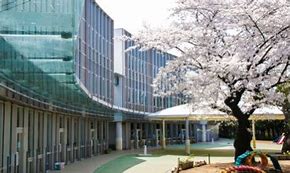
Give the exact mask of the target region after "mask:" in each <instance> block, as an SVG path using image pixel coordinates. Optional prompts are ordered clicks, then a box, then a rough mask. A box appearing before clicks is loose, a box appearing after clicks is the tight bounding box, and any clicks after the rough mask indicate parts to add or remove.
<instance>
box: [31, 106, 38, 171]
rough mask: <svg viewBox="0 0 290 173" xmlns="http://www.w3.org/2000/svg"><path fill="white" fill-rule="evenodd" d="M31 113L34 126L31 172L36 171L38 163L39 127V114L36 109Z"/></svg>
mask: <svg viewBox="0 0 290 173" xmlns="http://www.w3.org/2000/svg"><path fill="white" fill-rule="evenodd" d="M33 114H34V127H33V131H34V132H33V136H34V138H33V139H34V140H33V146H34V148H33V150H32V151H33V156H34V158H33V164H32V165H33V168H32V170H33V172H38V171H37V170H38V168H37V166H38V165H37V163H38V133H39V129H38V121H39V115H38V111H36V110H33Z"/></svg>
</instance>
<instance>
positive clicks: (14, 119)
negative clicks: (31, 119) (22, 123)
mask: <svg viewBox="0 0 290 173" xmlns="http://www.w3.org/2000/svg"><path fill="white" fill-rule="evenodd" d="M11 119H12V121H11V143H10V150H11V153H10V157H11V172H14V170H16V164H15V163H17V162H18V160H17V161H16V159H17V158H16V145H17V131H16V129H17V106H16V105H15V104H12V117H11Z"/></svg>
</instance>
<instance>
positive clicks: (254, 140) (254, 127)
mask: <svg viewBox="0 0 290 173" xmlns="http://www.w3.org/2000/svg"><path fill="white" fill-rule="evenodd" d="M252 133H253V137H252V141H253V148H254V149H256V125H255V120H254V119H253V120H252Z"/></svg>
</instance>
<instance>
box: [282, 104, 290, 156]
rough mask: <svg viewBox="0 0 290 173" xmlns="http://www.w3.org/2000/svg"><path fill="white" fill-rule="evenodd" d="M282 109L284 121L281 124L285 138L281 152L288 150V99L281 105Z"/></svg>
mask: <svg viewBox="0 0 290 173" xmlns="http://www.w3.org/2000/svg"><path fill="white" fill-rule="evenodd" d="M282 111H283V113H284V115H285V121H284V125H283V132H284V133H285V140H284V143H283V146H282V150H281V152H282V153H283V152H286V151H290V133H289V131H290V128H289V118H290V103H289V101H288V100H286V101H285V104H284V105H283V107H282Z"/></svg>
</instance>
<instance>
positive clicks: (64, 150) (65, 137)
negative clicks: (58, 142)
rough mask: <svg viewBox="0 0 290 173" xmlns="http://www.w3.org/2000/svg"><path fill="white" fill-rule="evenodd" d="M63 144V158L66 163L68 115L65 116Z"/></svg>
mask: <svg viewBox="0 0 290 173" xmlns="http://www.w3.org/2000/svg"><path fill="white" fill-rule="evenodd" d="M63 128H64V129H63V139H62V140H63V144H62V151H63V160H62V161H64V162H65V163H67V160H68V159H67V155H66V153H67V143H68V141H67V136H68V117H66V116H64V117H63Z"/></svg>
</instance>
